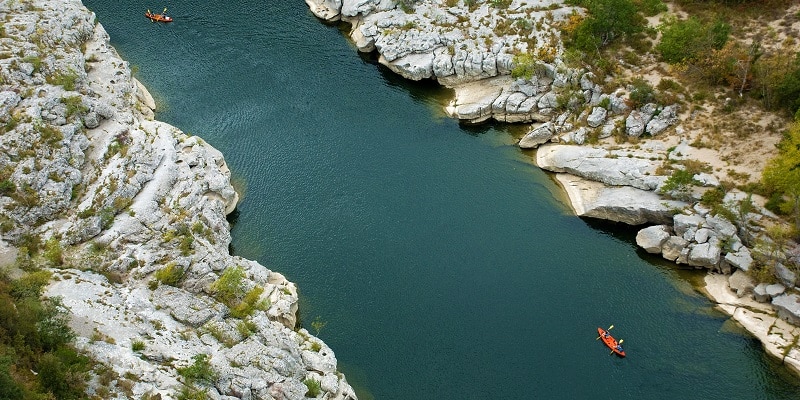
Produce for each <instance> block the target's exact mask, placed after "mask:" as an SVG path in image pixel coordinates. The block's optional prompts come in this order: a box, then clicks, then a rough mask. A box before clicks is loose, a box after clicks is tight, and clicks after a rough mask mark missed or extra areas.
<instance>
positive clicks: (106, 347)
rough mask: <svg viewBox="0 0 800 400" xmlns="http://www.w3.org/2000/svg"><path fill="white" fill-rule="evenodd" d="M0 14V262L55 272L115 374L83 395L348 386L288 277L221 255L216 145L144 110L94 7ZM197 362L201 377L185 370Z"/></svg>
mask: <svg viewBox="0 0 800 400" xmlns="http://www.w3.org/2000/svg"><path fill="white" fill-rule="evenodd" d="M0 16H2V18H3V20H4V24H3V25H2V35H0V53H2V55H3V56H2V57H0V182H2V188H3V189H2V191H0V225H1V226H2V230H0V232H2V236H0V250H1V251H0V258H3V260H0V261H2V262H0V265H6V266H8V265H9V264H11V263H10V262H9V258H16V262H15V263H13V264H14V266H11V267H7V268H10V270H8V272H9V273H11V274H14V273H21V272H20V271H19V270H17V269H16V268H17V267H22V268H23V269H27V268H37V267H43V268H48V269H50V270H52V271H53V272H54V277H55V278H54V280H53V282H52V283H51V284H50V285H49V287H48V288H47V290H46V295H47V296H60V297H62V301H63V304H64V306H66V307H67V308H68V309H69V311H70V313H71V323H70V324H71V327H72V328H73V329H74V330H75V332H76V333H77V335H78V338H77V344H78V347H79V348H80V349H82V350H83V351H84V352H86V353H87V354H89V355H91V356H92V357H93V358H94V359H95V360H97V361H99V362H100V363H102V364H104V365H106V366H107V368H109V369H110V370H112V371H113V373H114V374H115V376H117V377H118V379H116V380H113V381H112V382H111V383H98V382H96V381H95V382H94V383H93V384H92V385H90V390H92V391H94V393H90V394H97V393H99V392H98V391H99V390H101V389H102V390H105V391H109V390H110V391H111V392H110V393H112V394H114V396H116V398H119V397H129V398H137V399H138V398H174V397H176V396H177V395H178V394H179V393H181V392H182V391H184V390H186V388H187V385H189V386H192V385H199V387H198V388H197V389H199V390H204V391H206V393H207V395H208V396H209V398H214V399H224V398H248V399H250V398H252V399H301V398H304V397H305V395H306V393H307V392H308V391H309V388H310V387H312V386H317V387H318V388H319V391H320V396H324V397H325V398H329V399H355V398H356V396H355V394H354V392H353V390H352V388H351V387H350V386H349V385H348V383H347V381H346V379H345V377H344V376H343V375H342V374H341V373H339V372H338V371H337V361H336V358H335V356H334V353H333V351H332V350H331V349H330V348H329V347H328V346H326V345H325V343H323V342H322V341H320V340H319V339H318V338H316V337H314V336H313V335H311V334H310V333H309V332H308V331H306V330H305V329H298V328H297V325H298V324H297V316H296V312H297V301H298V298H297V289H296V287H295V285H294V284H293V283H291V282H289V281H287V280H286V279H285V278H284V277H283V276H282V275H281V274H280V273H278V272H274V271H271V270H269V269H268V268H266V267H264V266H262V265H260V264H258V263H257V262H254V261H251V260H246V259H243V258H240V257H236V256H232V255H231V254H229V251H228V246H229V244H230V241H231V237H230V230H229V224H228V222H227V221H226V215H227V214H228V213H230V212H231V211H233V209H234V208H235V206H236V202H237V200H238V196H237V194H236V192H235V191H234V189H233V187H232V186H231V184H230V172H229V171H228V169H227V167H226V165H225V160H224V157H223V155H222V154H221V153H220V152H219V151H217V150H216V149H214V148H213V147H211V146H210V145H209V144H207V143H205V142H204V141H203V140H202V139H201V138H199V137H196V136H189V135H187V134H185V133H183V132H181V131H180V130H179V129H177V128H175V127H173V126H170V125H168V124H165V123H162V122H159V121H156V120H154V119H153V109H154V107H155V105H154V102H153V99H152V98H151V97H150V95H149V94H148V93H147V90H146V89H145V88H144V87H143V86H142V85H141V84H140V83H139V82H138V81H137V80H136V79H135V78H134V77H133V76H132V75H131V70H130V68H129V65H128V63H127V62H126V61H124V60H122V59H121V58H120V57H119V55H118V54H117V52H116V51H115V50H114V48H113V47H111V46H110V44H109V37H108V35H107V33H106V32H105V30H104V29H103V27H102V25H100V23H98V22H97V21H96V19H95V16H94V14H93V13H92V12H90V11H89V10H87V9H86V8H85V7H84V6H83V5H82V4H81V2H80V1H79V0H58V1H53V0H36V1H20V2H14V1H11V2H2V3H0ZM198 362H202V363H206V364H207V366H210V368H211V370H212V371H213V374H212V376H213V377H211V378H210V379H208V380H207V381H206V382H199V383H197V382H195V383H192V382H188V381H187V379H185V377H184V376H182V375H181V373H179V372H180V371H181V370H183V369H185V368H187V367H189V366H191V365H194V364H196V363H198ZM122 381H127V382H128V384H125V385H123V384H122V383H121V382H122ZM193 390H194V389H193ZM107 393H108V392H107ZM153 396H156V397H153ZM161 396H164V397H161Z"/></svg>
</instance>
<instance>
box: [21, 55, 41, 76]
mask: <svg viewBox="0 0 800 400" xmlns="http://www.w3.org/2000/svg"><path fill="white" fill-rule="evenodd" d="M22 61H24V62H26V63H29V64H31V65H33V72H34V73H36V72H39V71H40V70H41V69H42V59H41V58H39V57H36V56H27V57H25V58H23V59H22Z"/></svg>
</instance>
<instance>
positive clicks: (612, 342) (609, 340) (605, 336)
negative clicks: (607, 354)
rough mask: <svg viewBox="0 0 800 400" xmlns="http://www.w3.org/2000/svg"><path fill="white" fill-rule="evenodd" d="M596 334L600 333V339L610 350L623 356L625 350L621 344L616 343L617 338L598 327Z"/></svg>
mask: <svg viewBox="0 0 800 400" xmlns="http://www.w3.org/2000/svg"><path fill="white" fill-rule="evenodd" d="M597 334H598V335H600V339H602V340H603V343H605V344H606V346H608V348H609V349H611V351H613V352H614V353H615V354H616V355H618V356H620V357H625V350H623V349H622V345H621V344H619V343H617V339H614V337H612V336H611V335H610V334H609V333H608V331H607V330H605V329H603V328H599V327H598V328H597Z"/></svg>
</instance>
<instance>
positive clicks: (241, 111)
mask: <svg viewBox="0 0 800 400" xmlns="http://www.w3.org/2000/svg"><path fill="white" fill-rule="evenodd" d="M84 4H86V5H87V7H89V8H90V9H91V10H93V11H95V12H96V13H97V16H98V20H99V21H100V22H101V23H102V24H103V25H104V27H105V28H106V30H107V31H108V32H109V34H110V36H111V42H112V44H113V45H114V46H115V47H116V48H117V50H118V51H119V52H120V54H121V55H122V57H123V58H125V59H126V60H128V61H129V62H130V63H131V65H133V66H134V67H135V70H136V76H137V77H138V78H139V79H140V80H141V81H142V82H143V83H144V84H145V85H146V86H147V87H148V88H149V89H150V91H151V93H152V94H153V95H154V97H155V98H156V100H157V102H158V106H159V110H158V111H157V113H156V118H158V119H160V120H163V121H166V122H168V123H171V124H173V125H175V126H177V127H178V128H180V129H182V130H183V131H185V132H189V133H192V134H195V135H199V136H201V137H203V138H204V139H205V140H206V141H208V142H209V143H211V144H212V145H214V146H215V147H217V148H218V149H219V150H221V151H222V152H223V153H224V154H225V157H226V160H227V162H228V164H229V166H230V168H231V170H232V171H233V175H234V182H235V184H236V186H237V188H238V190H239V191H240V192H241V193H242V201H241V203H240V204H239V206H238V209H237V211H236V212H235V213H234V215H233V216H232V222H233V243H232V250H233V252H234V253H235V254H237V255H241V256H243V257H247V258H251V259H256V260H258V261H259V262H261V263H262V264H264V265H266V266H267V267H269V268H270V269H273V270H276V271H280V272H282V273H284V274H285V275H286V276H287V278H288V279H289V280H291V281H294V282H296V283H297V284H298V285H299V288H300V294H301V305H300V316H301V320H302V323H303V325H304V326H305V327H307V328H308V329H309V330H310V331H312V333H313V332H314V329H313V328H312V326H311V322H312V321H314V320H318V321H322V322H325V323H326V324H325V325H324V327H323V328H322V329H321V330H320V331H319V333H318V336H320V337H321V338H322V339H323V340H324V341H325V342H326V343H327V344H328V345H330V346H331V347H332V348H333V350H334V351H335V353H336V355H337V358H338V361H339V368H340V370H341V371H342V372H344V373H345V374H346V376H347V378H348V381H350V383H351V384H352V385H353V386H354V387H355V388H356V390H357V393H358V395H359V398H360V399H362V400H369V399H588V398H592V399H796V398H800V387H799V386H798V382H800V379H797V378H795V377H793V376H792V375H790V374H789V373H788V372H787V370H786V369H785V368H784V367H783V366H781V365H780V364H779V363H777V362H775V361H773V360H771V359H770V358H769V357H767V356H766V355H765V353H764V351H763V350H762V348H761V346H760V344H759V343H758V342H757V341H755V340H754V339H752V338H751V337H750V336H748V335H746V334H745V333H743V332H742V331H741V330H739V329H737V327H736V326H735V324H732V323H731V322H729V321H728V319H727V318H726V317H725V316H724V315H723V314H721V313H720V312H718V311H715V310H714V309H713V306H712V304H711V303H710V302H709V301H708V300H706V299H705V298H704V297H703V296H701V295H699V294H698V293H697V292H696V291H695V290H694V289H693V288H692V284H691V282H692V281H693V280H696V278H697V275H696V274H695V273H690V272H683V271H679V270H678V269H676V268H675V267H674V266H671V265H668V264H665V263H661V262H660V261H659V260H658V259H657V258H651V257H649V256H648V255H646V254H644V253H643V252H641V251H640V250H638V249H637V247H636V245H635V243H634V240H633V235H634V231H633V230H631V229H628V228H626V227H625V226H614V225H600V224H596V223H590V222H587V221H584V220H581V219H579V218H576V217H575V216H574V215H572V213H571V212H570V210H569V208H568V207H566V206H565V205H564V199H563V197H562V193H561V191H560V189H559V188H558V186H557V185H556V184H554V183H553V181H552V180H551V179H550V178H549V177H548V176H547V175H546V174H545V173H543V172H542V171H540V170H539V169H538V168H536V167H535V166H534V165H533V164H532V162H531V157H532V153H528V152H523V151H521V150H519V149H518V148H517V147H516V146H515V140H516V138H517V137H518V135H519V132H518V130H515V129H514V128H513V127H510V126H502V125H485V126H479V127H463V126H460V125H459V124H458V122H457V121H453V120H451V119H448V118H446V117H445V116H443V115H442V112H441V109H442V105H443V104H444V103H445V102H446V101H447V100H448V96H449V95H450V92H449V91H447V90H446V89H442V88H439V87H437V86H436V85H435V84H432V83H414V82H407V81H404V80H403V79H401V78H399V77H397V76H395V75H393V74H392V73H391V72H389V71H387V70H386V69H385V68H383V67H381V66H379V65H377V63H376V62H375V61H374V60H373V59H372V58H371V56H364V55H358V54H357V52H356V50H355V48H354V47H353V46H352V45H351V44H350V43H349V42H348V40H347V38H346V35H344V34H343V33H342V32H340V31H339V28H338V27H337V26H333V25H326V24H324V23H322V22H321V21H319V20H317V19H316V18H315V17H314V16H313V15H312V14H311V13H310V12H309V11H308V9H307V7H306V5H305V3H304V2H303V1H301V0H292V1H289V0H283V1H274V0H262V1H255V0H243V1H237V0H233V1H228V2H212V1H190V0H172V1H169V2H168V3H167V4H159V3H148V4H146V3H143V2H139V1H135V2H127V1H125V2H120V1H111V0H85V1H84ZM165 5H166V6H168V7H169V12H170V14H171V15H172V16H173V17H174V18H175V22H174V23H172V24H170V25H160V24H153V23H150V22H149V21H148V20H146V19H145V18H144V16H143V13H144V11H145V10H146V9H147V8H151V9H153V10H160V9H161V8H162V7H163V6H165ZM611 324H614V325H615V328H614V329H613V330H612V333H613V334H615V335H616V336H617V338H622V339H624V340H625V343H624V344H625V348H626V351H627V353H628V357H627V358H625V359H620V358H617V357H613V356H609V352H608V351H607V349H606V348H605V347H604V346H603V345H602V344H601V343H600V342H598V341H596V340H595V337H596V329H597V327H598V326H608V325H611Z"/></svg>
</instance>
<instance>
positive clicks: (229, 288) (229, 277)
mask: <svg viewBox="0 0 800 400" xmlns="http://www.w3.org/2000/svg"><path fill="white" fill-rule="evenodd" d="M243 285H244V270H243V269H242V268H241V267H239V266H235V267H228V268H226V269H225V271H224V272H223V273H222V275H221V276H220V277H219V279H217V280H216V281H214V283H212V284H211V287H210V289H211V291H212V292H213V293H214V297H215V298H216V299H217V300H218V301H220V302H221V303H223V304H225V305H227V306H228V307H232V306H234V305H236V302H237V300H238V299H239V297H241V295H242V291H243V290H244V286H243Z"/></svg>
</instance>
